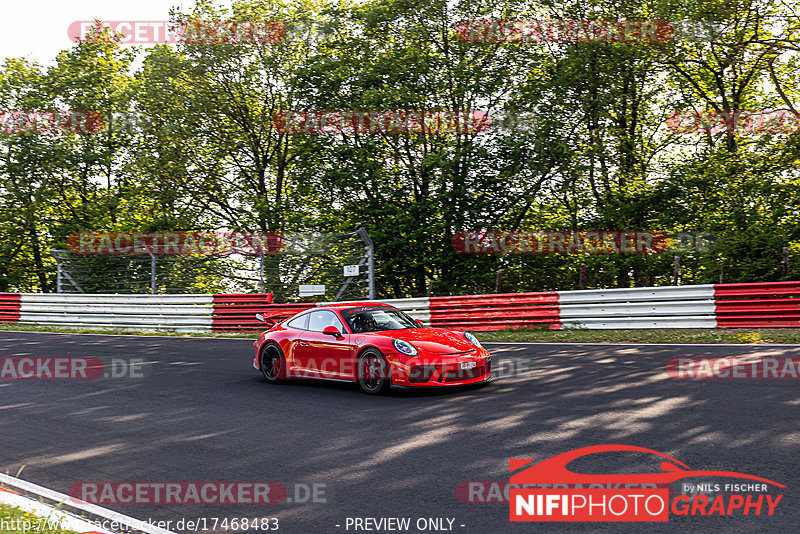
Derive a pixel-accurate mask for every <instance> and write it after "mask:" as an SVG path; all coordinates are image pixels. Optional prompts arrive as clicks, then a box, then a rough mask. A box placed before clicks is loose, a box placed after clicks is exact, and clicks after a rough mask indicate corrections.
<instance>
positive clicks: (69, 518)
mask: <svg viewBox="0 0 800 534" xmlns="http://www.w3.org/2000/svg"><path fill="white" fill-rule="evenodd" d="M0 503H3V504H5V505H7V506H14V507H16V508H19V509H20V510H24V511H25V512H29V513H31V514H35V515H36V516H37V519H36V520H35V521H31V522H36V523H37V524H39V525H40V526H42V523H44V525H45V526H48V527H50V526H52V525H53V524H54V523H55V524H58V527H59V528H61V529H64V530H72V531H75V532H83V533H89V532H100V533H101V534H115V533H114V532H113V531H111V530H108V529H104V528H102V527H100V526H98V525H95V524H94V523H91V522H90V521H88V520H86V519H83V518H80V517H78V516H75V515H73V514H70V513H68V512H64V511H62V510H58V509H56V508H54V507H52V506H50V505H48V504H44V503H41V502H38V501H35V500H33V499H31V498H30V497H25V496H23V495H17V494H16V493H9V492H7V491H0ZM48 523H49V525H48ZM23 530H24V529H23Z"/></svg>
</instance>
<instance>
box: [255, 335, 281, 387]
mask: <svg viewBox="0 0 800 534" xmlns="http://www.w3.org/2000/svg"><path fill="white" fill-rule="evenodd" d="M285 365H286V359H285V358H284V357H283V351H282V350H281V348H280V347H279V346H278V345H272V344H270V345H267V346H266V347H264V349H263V350H262V351H261V374H262V375H264V379H265V380H266V381H267V382H269V383H270V384H277V383H278V382H280V380H281V378H283V372H284V367H285Z"/></svg>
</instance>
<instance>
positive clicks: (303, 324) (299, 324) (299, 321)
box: [286, 313, 310, 330]
mask: <svg viewBox="0 0 800 534" xmlns="http://www.w3.org/2000/svg"><path fill="white" fill-rule="evenodd" d="M309 315H310V314H308V313H306V314H305V315H301V316H300V317H297V318H295V319H292V320H291V321H289V322H288V323H286V326H288V327H289V328H297V329H298V330H308V316H309Z"/></svg>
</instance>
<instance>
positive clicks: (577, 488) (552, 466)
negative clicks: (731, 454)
mask: <svg viewBox="0 0 800 534" xmlns="http://www.w3.org/2000/svg"><path fill="white" fill-rule="evenodd" d="M608 452H637V453H647V454H652V455H655V456H658V457H660V459H662V461H661V463H660V468H661V472H656V473H637V474H582V473H576V472H574V471H570V470H569V469H567V464H569V463H570V462H572V461H574V460H577V459H579V458H584V457H588V456H590V455H594V454H599V453H608ZM531 462H534V460H532V459H512V460H510V461H509V467H510V471H511V473H514V472H515V471H519V470H520V469H521V468H523V467H525V466H528V467H527V468H525V469H523V470H522V471H520V472H517V473H516V474H513V475H512V476H511V478H510V484H511V490H510V498H509V520H510V521H537V522H538V521H547V522H554V521H605V522H610V521H628V522H631V521H641V522H645V521H647V522H654V521H661V522H664V521H669V516H670V511H672V514H673V515H676V516H685V515H694V516H696V515H703V516H709V515H712V516H713V515H719V516H737V515H742V516H751V515H752V516H761V515H770V516H771V515H773V513H774V512H775V508H776V507H777V505H778V503H779V502H780V501H781V499H783V495H782V494H781V495H774V494H771V493H767V490H768V489H769V488H768V486H775V487H777V488H785V487H786V486H784V485H783V484H779V483H778V482H774V481H772V480H768V479H766V478H761V477H758V476H754V475H748V474H745V473H736V472H733V471H706V470H694V469H691V468H690V467H689V466H688V465H686V464H683V463H681V462H680V461H678V460H676V459H675V458H672V457H671V456H667V455H666V454H664V453H661V452H658V451H654V450H652V449H646V448H644V447H637V446H634V445H616V444H612V445H595V446H592V447H583V448H580V449H575V450H573V451H569V452H565V453H563V454H559V455H558V456H554V457H552V458H548V459H547V460H543V461H541V462H537V463H534V464H533V465H530V464H531ZM693 477H703V483H682V484H681V493H680V494H677V492H676V493H675V497H674V498H672V499H671V492H670V488H669V487H665V486H666V485H667V484H671V483H673V482H677V481H680V480H683V479H687V478H693ZM707 477H726V478H728V479H746V480H748V481H754V482H748V483H741V482H733V481H726V482H721V483H709V482H707ZM531 486H539V487H531ZM646 486H657V487H646ZM700 491H703V492H719V493H717V495H708V494H705V493H699V492H700ZM685 492H689V493H691V495H690V494H687V493H685ZM670 499H671V500H670Z"/></svg>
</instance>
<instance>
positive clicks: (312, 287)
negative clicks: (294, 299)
mask: <svg viewBox="0 0 800 534" xmlns="http://www.w3.org/2000/svg"><path fill="white" fill-rule="evenodd" d="M324 294H325V284H300V296H301V297H313V296H314V295H324Z"/></svg>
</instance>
